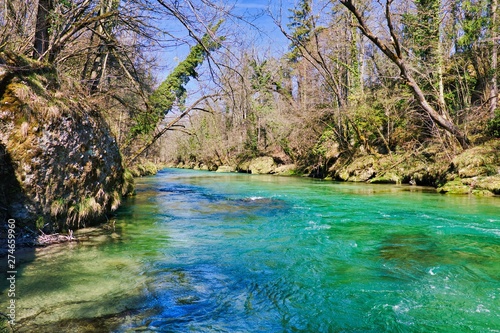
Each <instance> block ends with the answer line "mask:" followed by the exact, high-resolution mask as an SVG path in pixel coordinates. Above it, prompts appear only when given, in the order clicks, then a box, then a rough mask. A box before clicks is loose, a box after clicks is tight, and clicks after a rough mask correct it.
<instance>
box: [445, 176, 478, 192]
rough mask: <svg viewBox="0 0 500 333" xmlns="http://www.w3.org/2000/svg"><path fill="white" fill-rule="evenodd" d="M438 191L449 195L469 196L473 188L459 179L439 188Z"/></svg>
mask: <svg viewBox="0 0 500 333" xmlns="http://www.w3.org/2000/svg"><path fill="white" fill-rule="evenodd" d="M437 191H438V192H439V193H449V194H469V193H471V191H472V189H471V186H469V185H465V184H464V183H462V180H461V179H460V178H457V179H454V180H452V181H450V182H447V183H446V184H444V185H443V186H441V187H439V188H438V189H437Z"/></svg>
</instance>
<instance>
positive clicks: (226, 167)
mask: <svg viewBox="0 0 500 333" xmlns="http://www.w3.org/2000/svg"><path fill="white" fill-rule="evenodd" d="M235 171H236V168H235V167H233V166H230V165H221V166H219V167H218V168H217V170H216V171H215V172H235Z"/></svg>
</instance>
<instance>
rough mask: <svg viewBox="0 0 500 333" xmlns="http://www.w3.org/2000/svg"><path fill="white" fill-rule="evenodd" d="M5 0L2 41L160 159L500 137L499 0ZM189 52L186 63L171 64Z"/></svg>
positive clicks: (131, 144)
mask: <svg viewBox="0 0 500 333" xmlns="http://www.w3.org/2000/svg"><path fill="white" fill-rule="evenodd" d="M2 2H3V3H2V9H3V15H2V19H1V20H2V21H1V23H2V31H1V37H2V40H1V42H0V45H1V49H2V50H6V51H11V52H13V53H15V54H21V55H24V56H27V57H31V58H33V59H36V60H37V61H39V62H41V63H44V64H47V65H48V66H52V67H54V68H55V69H56V71H57V73H59V74H60V75H64V76H65V77H66V78H67V79H68V80H72V81H75V82H78V83H79V85H80V86H81V87H82V89H84V90H85V93H86V94H87V96H88V98H90V99H93V100H95V101H96V102H97V103H98V105H99V107H100V109H101V112H102V113H103V114H104V115H105V117H106V119H107V121H108V122H109V124H110V126H111V128H112V131H113V133H114V135H115V136H116V137H117V140H118V142H119V145H120V147H121V150H122V152H123V153H124V154H125V155H126V156H128V157H129V158H130V159H133V158H135V157H136V156H135V155H136V154H137V153H140V152H141V151H142V150H144V148H146V146H147V147H149V149H148V150H147V151H146V152H143V153H144V154H145V156H147V157H148V158H151V157H153V156H155V157H160V156H161V158H162V159H163V160H165V159H170V160H172V159H174V160H178V161H184V162H189V161H192V162H200V163H201V162H202V163H205V164H209V165H210V164H219V165H220V164H237V162H238V160H241V159H244V158H246V157H249V156H262V155H270V156H273V157H274V158H275V159H277V160H280V161H282V162H286V163H295V164H297V165H299V166H301V167H303V168H304V167H306V166H321V165H328V164H329V163H331V162H329V161H328V160H329V159H331V158H332V155H336V154H353V153H354V152H356V151H359V150H361V151H365V152H368V153H378V154H391V153H394V152H400V151H409V150H419V149H425V147H428V146H435V147H436V149H438V150H444V151H447V152H450V154H451V153H453V152H456V151H457V150H460V149H464V148H468V147H470V146H474V145H476V144H477V143H481V142H483V141H484V140H485V139H486V138H488V137H496V136H499V134H500V133H499V132H500V128H499V127H500V116H499V115H498V114H497V111H496V110H497V104H498V83H497V72H498V71H497V69H498V60H497V58H498V25H499V24H498V22H497V21H498V19H497V3H496V1H495V0H491V1H443V0H420V1H386V2H376V1H372V2H370V1H356V2H354V1H311V0H301V1H296V2H293V1H290V2H282V3H280V4H276V3H274V4H272V3H269V4H266V3H262V4H260V6H259V8H260V10H258V11H255V10H254V11H252V12H249V11H248V10H247V11H246V12H245V11H242V10H238V9H241V7H245V2H240V3H239V2H230V1H229V2H227V3H219V2H215V1H206V0H203V1H163V0H158V1H142V0H132V1H123V0H122V1H119V0H101V1H90V0H84V1H58V0H41V1H39V2H38V3H36V2H24V1H16V0H4V1H2ZM252 4H254V3H252ZM259 16H269V18H270V20H268V21H267V23H269V22H272V23H273V24H274V25H275V28H276V29H275V32H273V34H274V35H276V34H282V37H285V38H286V39H287V42H288V45H287V48H286V49H285V50H284V51H285V52H283V53H282V54H277V53H278V52H271V51H270V47H269V45H263V44H262V43H261V44H259V41H258V40H255V39H256V38H255V36H257V37H258V36H259V34H265V31H264V30H263V29H262V27H259V26H258V21H257V19H258V17H259ZM252 21H254V22H257V23H252ZM242 29H243V30H250V29H252V30H254V31H255V34H254V35H253V37H254V40H252V39H251V38H243V39H246V40H241V38H240V36H238V32H239V31H241V30H242ZM267 30H269V29H267ZM267 41H268V43H270V44H271V43H272V42H273V41H272V36H267ZM186 46H188V47H191V49H190V52H189V53H188V54H187V55H185V58H184V59H181V60H180V61H179V59H176V62H177V64H175V63H172V62H173V61H172V60H170V59H168V60H167V61H166V60H165V59H162V58H161V57H162V54H164V53H165V50H166V49H167V50H168V49H172V48H181V47H184V49H185V48H186ZM162 52H163V53H162ZM186 53H187V52H186ZM165 62H166V63H165ZM159 73H168V75H167V78H166V79H165V80H164V81H163V82H159V81H160V80H162V78H161V77H160V76H159ZM190 81H191V82H192V83H191V84H188V82H190ZM193 81H194V83H193ZM186 115H187V116H188V117H186V119H184V120H181V119H176V118H183V117H184V116H186ZM172 120H174V121H173V122H172ZM167 130H177V131H176V133H169V134H168V135H164V138H163V140H160V141H157V140H158V139H159V138H160V136H163V134H165V133H166V132H167ZM153 143H156V144H155V145H153V146H152V147H151V145H152V144H153Z"/></svg>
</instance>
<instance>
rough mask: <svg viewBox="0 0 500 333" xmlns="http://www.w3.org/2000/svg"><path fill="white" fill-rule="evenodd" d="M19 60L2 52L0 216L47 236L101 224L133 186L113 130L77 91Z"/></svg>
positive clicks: (51, 73) (0, 89)
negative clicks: (127, 180)
mask: <svg viewBox="0 0 500 333" xmlns="http://www.w3.org/2000/svg"><path fill="white" fill-rule="evenodd" d="M16 61H17V62H20V61H21V60H19V59H12V58H9V57H7V56H5V55H4V54H1V53H0V63H1V62H3V63H4V64H6V66H5V67H4V68H3V72H2V73H1V75H0V211H1V213H0V214H1V215H2V216H0V217H2V218H3V219H5V218H14V219H16V222H18V223H19V225H21V226H24V227H28V228H31V229H36V228H39V229H44V230H45V231H46V232H47V231H49V232H53V231H59V230H62V229H68V228H69V229H76V228H78V227H81V226H85V225H88V224H91V223H96V222H99V221H100V220H102V219H103V218H104V216H105V215H106V214H107V213H109V212H111V211H113V210H115V209H116V208H117V207H118V205H119V203H120V197H121V194H122V190H123V189H124V188H125V190H126V188H129V186H124V169H123V167H122V159H121V156H120V153H119V150H118V146H117V143H116V141H115V139H114V137H113V135H112V134H111V132H110V129H109V127H108V126H107V124H106V122H105V121H104V119H103V118H102V117H101V116H100V114H99V112H98V109H97V107H96V106H95V105H93V104H91V103H90V102H89V101H88V100H87V99H86V98H85V96H83V95H81V94H79V93H78V90H79V89H78V87H77V86H71V82H69V81H68V82H67V83H64V81H63V82H62V83H61V80H59V79H58V78H57V77H56V74H55V72H54V71H51V70H48V69H44V70H39V69H37V68H36V64H35V65H33V66H32V68H31V69H30V66H31V65H30V64H28V65H26V66H27V67H26V66H25V67H24V68H23V71H22V72H18V71H16V69H17V68H19V67H18V66H17V65H18V64H17V65H16ZM61 84H62V86H60V85H61Z"/></svg>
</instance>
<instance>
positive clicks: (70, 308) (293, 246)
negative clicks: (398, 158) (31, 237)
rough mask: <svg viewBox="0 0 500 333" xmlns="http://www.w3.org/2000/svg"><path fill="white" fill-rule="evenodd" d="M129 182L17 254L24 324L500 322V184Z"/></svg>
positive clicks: (467, 327) (331, 328)
mask: <svg viewBox="0 0 500 333" xmlns="http://www.w3.org/2000/svg"><path fill="white" fill-rule="evenodd" d="M137 188H138V191H137V192H138V193H137V196H136V197H135V198H131V199H129V200H127V201H126V203H125V204H124V206H123V207H121V208H120V209H119V211H118V212H117V216H116V219H115V221H114V225H113V226H114V227H113V228H111V229H109V230H100V231H99V230H96V229H93V230H87V231H86V232H87V234H86V235H80V238H81V239H82V241H81V242H79V243H74V244H65V245H58V246H53V247H49V248H46V249H37V251H36V253H35V254H34V257H33V258H30V260H29V262H26V263H24V264H21V265H22V266H23V267H22V270H21V273H20V274H19V277H18V281H17V288H18V290H19V297H18V299H17V305H18V308H17V315H18V326H17V327H16V329H17V330H18V331H19V332H138V331H146V332H152V331H153V332H188V331H189V332H360V331H362V332H469V331H477V332H498V327H500V311H499V309H500V287H499V286H500V283H499V282H500V281H499V279H500V232H499V230H500V218H499V217H498V216H499V215H498V212H499V211H500V210H499V208H500V201H499V200H498V198H474V197H467V196H465V197H458V196H457V197H454V196H443V195H437V194H435V193H430V192H428V191H427V190H425V189H423V190H422V189H420V188H415V187H411V188H410V187H408V186H386V185H363V184H362V185H359V184H347V183H330V182H323V181H317V180H310V179H298V178H280V177H272V176H255V175H254V176H252V175H237V174H216V173H208V172H195V171H186V170H166V171H164V172H161V173H160V174H159V175H157V176H155V177H146V178H142V179H139V180H138V186H137ZM2 287H3V285H2ZM3 290H5V289H3ZM1 302H2V303H1V306H2V308H4V307H5V304H6V303H5V300H3V299H2V301H1Z"/></svg>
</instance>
